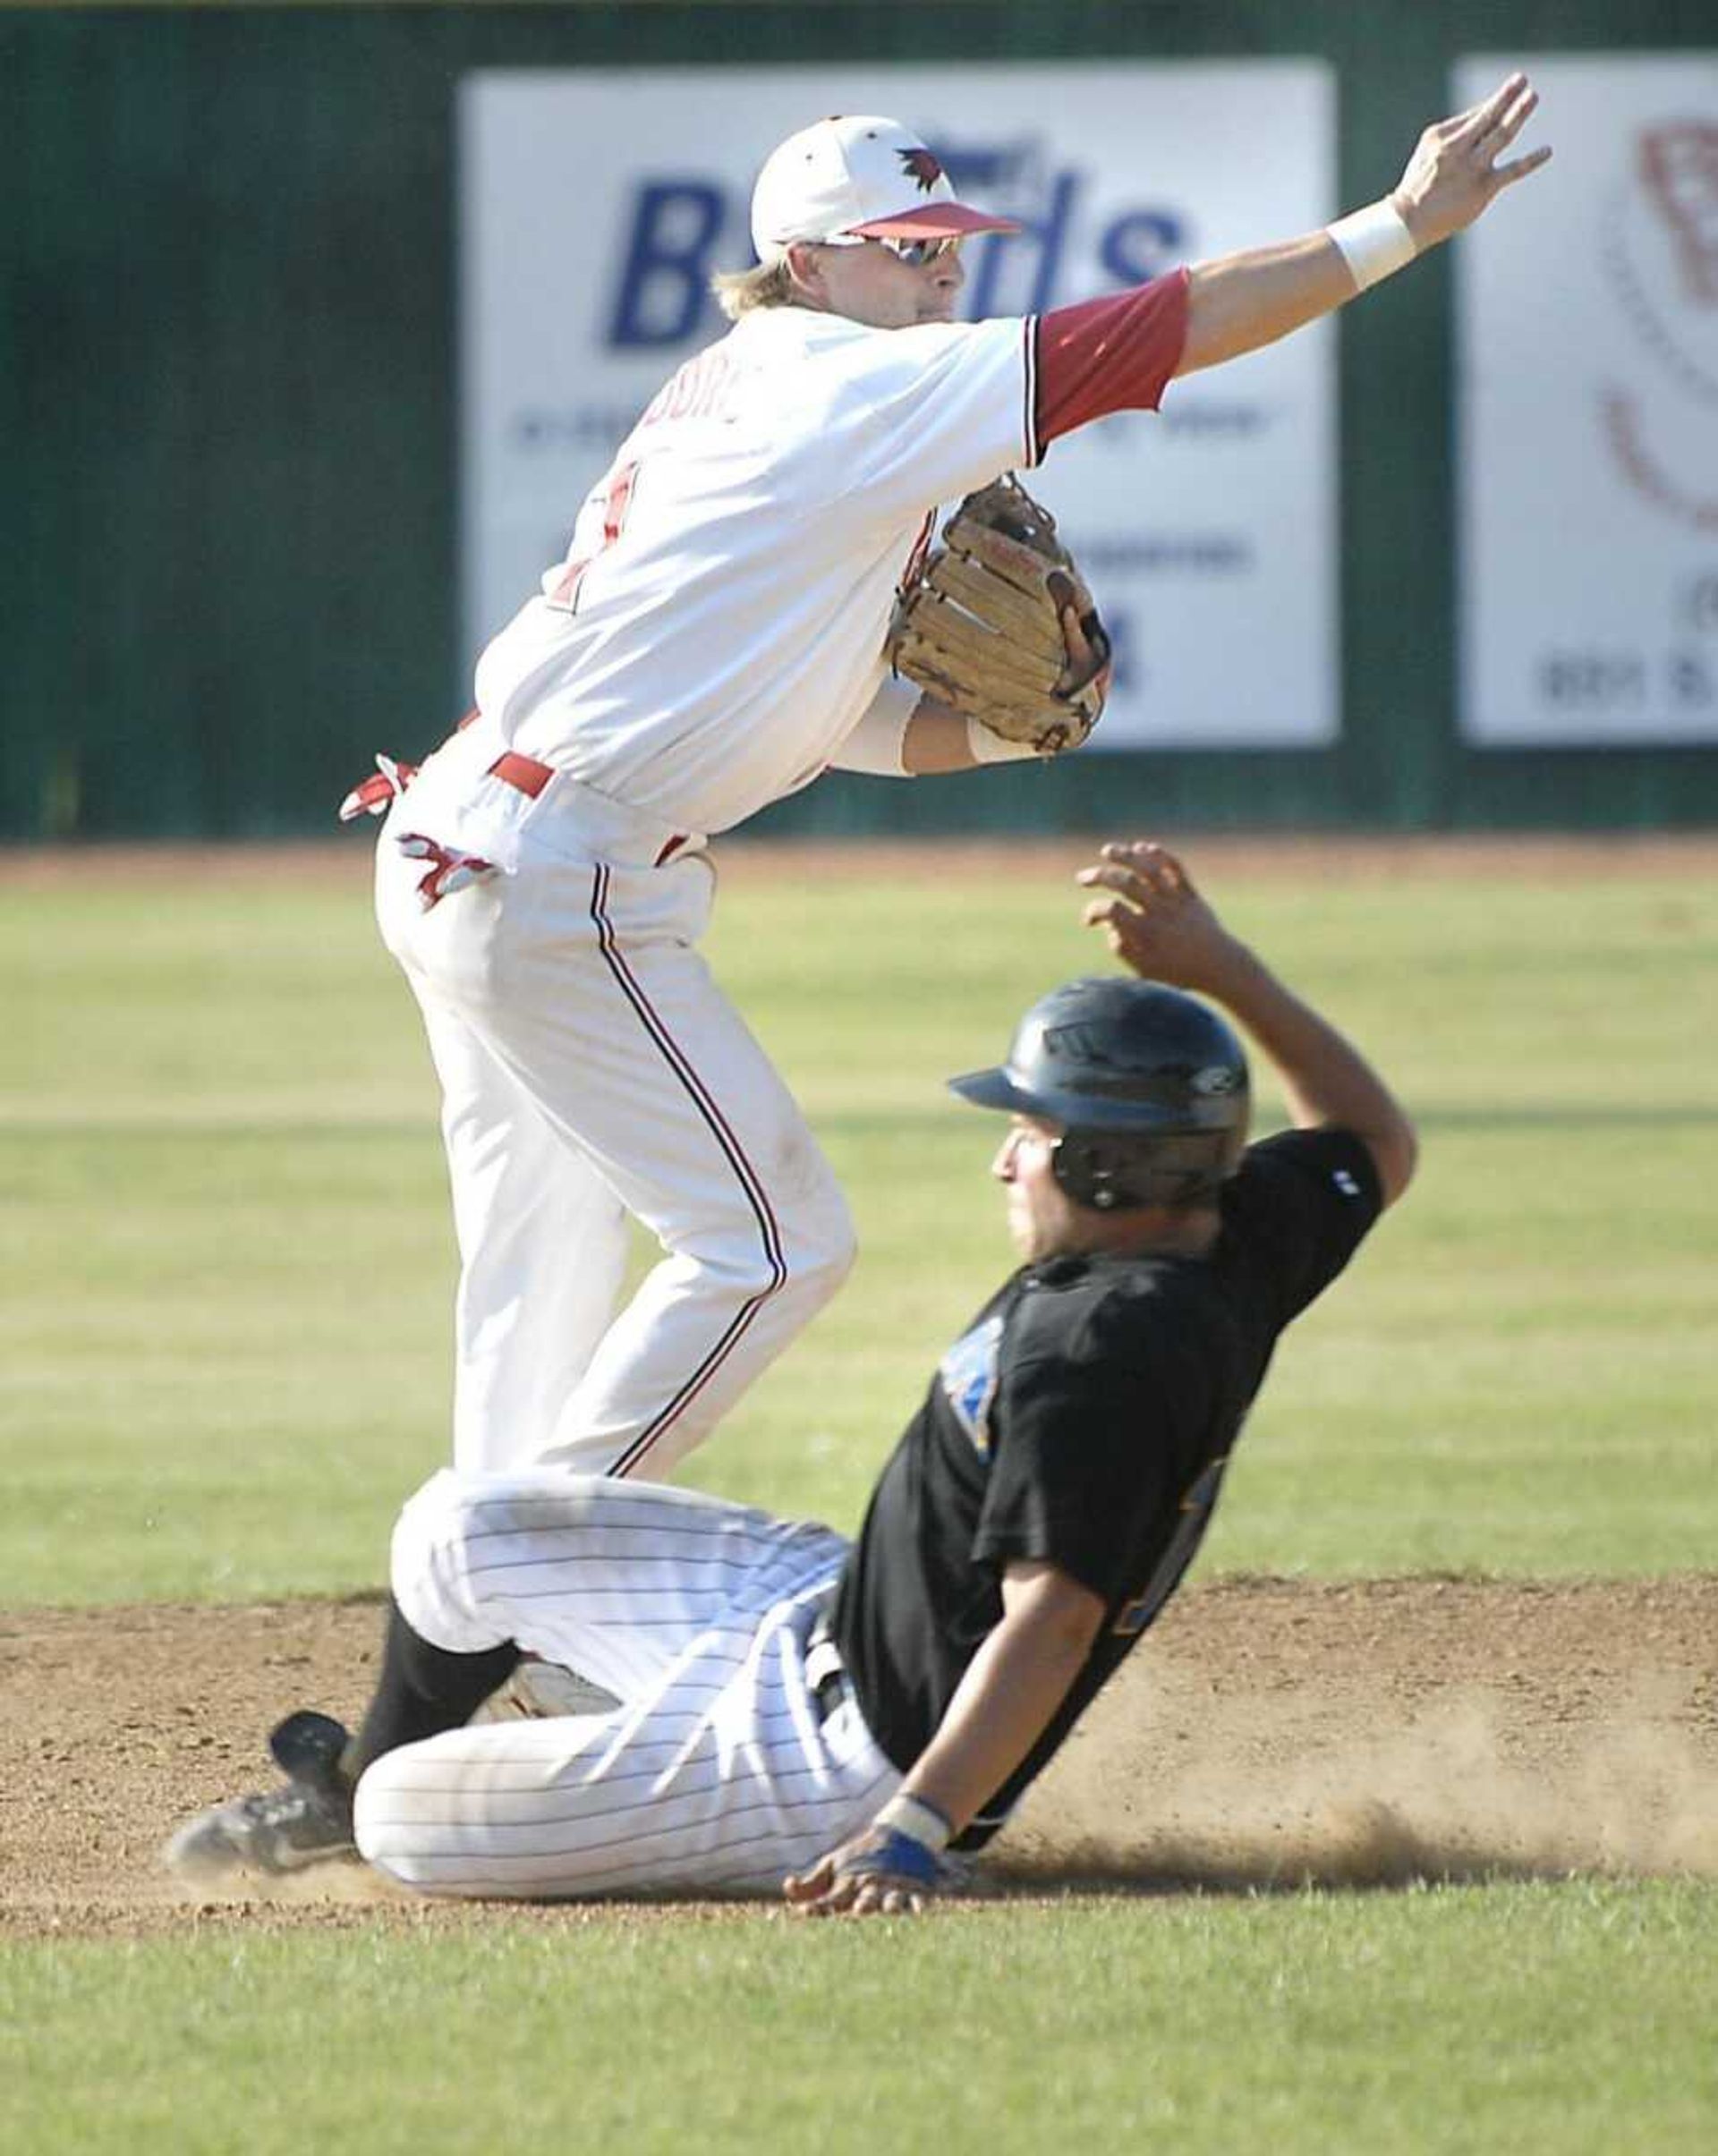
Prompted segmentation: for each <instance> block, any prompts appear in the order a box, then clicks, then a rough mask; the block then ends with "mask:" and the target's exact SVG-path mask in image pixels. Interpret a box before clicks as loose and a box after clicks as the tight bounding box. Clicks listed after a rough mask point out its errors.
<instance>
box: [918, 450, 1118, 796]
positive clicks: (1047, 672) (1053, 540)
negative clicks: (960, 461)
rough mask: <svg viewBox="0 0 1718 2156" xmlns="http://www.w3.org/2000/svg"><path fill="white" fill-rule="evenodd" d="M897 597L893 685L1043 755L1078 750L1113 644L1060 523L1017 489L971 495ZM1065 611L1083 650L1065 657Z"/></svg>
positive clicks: (1003, 484)
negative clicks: (897, 678)
mask: <svg viewBox="0 0 1718 2156" xmlns="http://www.w3.org/2000/svg"><path fill="white" fill-rule="evenodd" d="M942 539H943V543H942V545H941V546H940V547H939V548H938V549H937V550H936V551H935V552H934V553H933V554H931V555H930V556H928V557H927V559H926V561H925V564H924V567H923V571H922V573H920V575H919V576H918V577H917V579H916V580H915V581H914V582H913V584H912V585H911V586H909V587H908V589H907V590H905V591H903V593H902V594H901V597H900V598H899V600H898V601H897V605H896V608H895V615H894V619H893V620H892V621H891V622H890V624H889V642H888V647H887V649H888V651H889V659H890V661H891V663H892V664H893V666H894V667H895V671H896V672H897V674H902V675H906V678H907V680H908V681H910V682H914V683H917V685H918V686H919V687H920V688H921V689H923V690H924V692H926V694H927V695H930V696H933V697H935V698H937V699H938V700H939V701H940V702H942V703H945V704H950V705H952V706H953V707H954V709H956V710H957V711H960V712H964V713H965V716H966V717H968V718H975V719H976V720H977V721H978V722H979V724H980V725H981V726H988V727H989V729H990V730H991V733H992V734H999V735H1000V736H1001V737H1002V739H1003V740H1005V741H1014V742H1026V743H1030V744H1031V745H1032V747H1033V749H1035V750H1036V751H1037V752H1038V754H1039V755H1041V756H1053V755H1055V754H1056V753H1057V752H1058V751H1059V750H1062V749H1076V748H1078V747H1079V745H1080V743H1082V742H1083V741H1084V739H1085V737H1086V735H1087V734H1090V733H1091V731H1092V729H1093V726H1096V725H1097V723H1098V717H1099V715H1100V713H1101V711H1102V709H1103V699H1104V692H1105V691H1106V690H1107V689H1108V687H1109V684H1110V639H1109V637H1108V636H1107V635H1106V634H1105V632H1104V629H1103V624H1101V622H1100V621H1099V619H1098V610H1097V607H1096V606H1095V604H1094V603H1093V598H1092V594H1091V592H1090V591H1089V590H1087V589H1086V584H1085V580H1084V578H1083V577H1082V576H1081V574H1080V573H1079V571H1078V569H1077V568H1076V566H1075V564H1074V557H1073V556H1071V555H1070V554H1069V553H1068V551H1067V547H1064V546H1063V545H1062V543H1061V541H1060V540H1059V539H1058V538H1057V537H1056V520H1055V518H1054V517H1052V516H1051V515H1050V512H1049V511H1048V510H1047V509H1044V508H1042V507H1041V505H1039V504H1038V503H1037V502H1034V501H1033V498H1032V497H1031V496H1030V495H1029V494H1028V493H1027V492H1026V490H1025V488H1024V487H1022V486H1021V485H1020V484H1019V483H1018V481H1017V480H1013V479H1000V480H992V481H991V484H990V485H989V486H988V487H981V488H979V490H978V492H977V493H976V494H969V495H968V496H967V497H966V499H965V501H964V502H963V503H962V504H961V505H960V506H959V508H958V509H957V510H956V511H955V513H954V514H953V515H952V516H951V517H950V518H949V519H948V522H947V523H946V524H945V525H944V526H943V528H942ZM1068 607H1073V608H1074V610H1075V612H1076V615H1077V617H1078V620H1079V624H1080V630H1081V633H1082V635H1083V636H1084V640H1085V642H1086V644H1087V645H1088V646H1089V647H1090V649H1089V650H1087V651H1084V652H1076V650H1074V649H1070V647H1069V643H1068V639H1067V633H1066V631H1065V628H1064V624H1063V614H1064V612H1065V610H1066V609H1067V608H1068Z"/></svg>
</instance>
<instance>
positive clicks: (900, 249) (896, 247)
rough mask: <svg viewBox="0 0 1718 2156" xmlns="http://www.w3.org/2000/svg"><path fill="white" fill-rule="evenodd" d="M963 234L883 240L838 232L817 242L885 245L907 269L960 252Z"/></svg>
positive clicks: (834, 245) (847, 244)
mask: <svg viewBox="0 0 1718 2156" xmlns="http://www.w3.org/2000/svg"><path fill="white" fill-rule="evenodd" d="M963 236H964V235H963V234H961V233H948V235H946V236H945V237H943V238H941V239H937V240H885V239H879V238H877V237H875V236H874V235H866V236H863V237H862V236H861V235H860V234H859V233H838V234H836V236H835V237H834V238H832V239H828V240H823V241H821V242H819V244H820V245H821V246H823V247H871V246H876V247H887V248H888V250H889V252H890V254H892V255H894V256H896V257H897V259H899V260H900V261H903V262H905V263H906V266H907V267H908V268H909V269H923V267H924V266H925V264H926V263H927V262H940V261H941V260H943V259H944V258H945V257H949V258H952V257H954V256H955V255H957V254H958V253H959V252H960V242H961V240H962V238H963Z"/></svg>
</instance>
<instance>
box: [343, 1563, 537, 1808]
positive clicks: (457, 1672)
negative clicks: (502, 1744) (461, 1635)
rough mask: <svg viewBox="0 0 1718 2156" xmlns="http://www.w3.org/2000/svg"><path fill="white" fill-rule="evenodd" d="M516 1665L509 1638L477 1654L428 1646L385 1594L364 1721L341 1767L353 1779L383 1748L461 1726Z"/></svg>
mask: <svg viewBox="0 0 1718 2156" xmlns="http://www.w3.org/2000/svg"><path fill="white" fill-rule="evenodd" d="M518 1666H519V1650H518V1648H517V1647H515V1645H514V1643H513V1642H512V1641H511V1640H504V1641H503V1642H502V1643H501V1645H500V1646H498V1647H489V1648H486V1649H485V1650H484V1651H483V1652H482V1653H481V1654H449V1653H448V1652H447V1649H446V1648H445V1647H432V1646H431V1645H430V1644H429V1641H428V1640H426V1639H425V1638H423V1637H422V1635H421V1634H419V1633H416V1632H413V1631H412V1627H411V1625H408V1624H407V1623H406V1621H405V1619H404V1617H403V1616H402V1615H401V1614H400V1606H399V1604H398V1603H397V1602H396V1601H395V1600H393V1598H392V1597H391V1596H390V1597H389V1599H388V1605H387V1635H386V1637H385V1638H384V1640H383V1642H382V1674H381V1676H379V1677H378V1679H377V1681H376V1696H375V1698H374V1699H372V1700H371V1701H370V1711H369V1712H368V1713H367V1714H366V1715H365V1717H364V1723H363V1727H362V1728H361V1729H360V1730H359V1732H358V1734H357V1736H355V1737H353V1740H352V1743H351V1744H349V1745H348V1746H347V1747H346V1753H345V1757H344V1760H343V1761H341V1766H342V1769H343V1770H344V1772H345V1774H346V1775H347V1776H348V1777H349V1778H351V1780H352V1781H353V1783H354V1784H355V1783H356V1782H357V1779H358V1777H359V1776H360V1775H361V1773H362V1772H363V1771H364V1769H365V1768H366V1767H368V1766H369V1765H370V1762H371V1761H373V1760H378V1759H380V1758H381V1756H382V1754H383V1753H385V1752H396V1751H398V1749H399V1747H400V1746H401V1745H402V1744H416V1743H417V1742H418V1741H419V1740H420V1739H421V1738H422V1737H426V1736H439V1735H440V1734H441V1732H442V1731H443V1730H444V1729H458V1728H461V1727H464V1724H465V1723H466V1722H468V1721H469V1720H470V1719H471V1718H472V1711H473V1710H475V1709H476V1708H478V1707H481V1705H482V1703H483V1702H484V1701H485V1700H486V1699H488V1698H489V1694H490V1693H492V1692H493V1691H494V1690H495V1688H496V1686H497V1685H501V1684H505V1683H506V1680H507V1678H508V1677H510V1676H512V1675H513V1673H514V1671H515V1669H516V1668H518Z"/></svg>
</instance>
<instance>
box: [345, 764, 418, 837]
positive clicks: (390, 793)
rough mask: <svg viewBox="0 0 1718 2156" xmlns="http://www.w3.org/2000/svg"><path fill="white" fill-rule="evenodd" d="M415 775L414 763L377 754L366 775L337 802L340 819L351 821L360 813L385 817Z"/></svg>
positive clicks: (416, 772)
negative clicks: (370, 769)
mask: <svg viewBox="0 0 1718 2156" xmlns="http://www.w3.org/2000/svg"><path fill="white" fill-rule="evenodd" d="M417 775H418V767H417V765H416V764H405V763H401V762H399V761H398V760H396V759H395V758H394V757H392V756H378V758H377V759H376V768H375V769H374V770H373V771H372V772H371V773H370V777H368V778H365V779H361V780H360V781H359V783H358V784H357V785H355V786H354V787H353V789H352V791H351V793H350V794H347V796H346V798H345V799H344V801H343V802H341V803H340V820H341V822H342V823H353V822H355V821H356V820H357V819H358V818H359V817H361V816H386V815H387V811H388V810H389V809H390V808H391V807H392V806H393V804H394V803H395V801H397V800H398V799H399V797H400V795H401V794H404V792H405V789H406V788H407V787H408V786H409V785H411V784H412V780H413V779H414V778H415V777H417Z"/></svg>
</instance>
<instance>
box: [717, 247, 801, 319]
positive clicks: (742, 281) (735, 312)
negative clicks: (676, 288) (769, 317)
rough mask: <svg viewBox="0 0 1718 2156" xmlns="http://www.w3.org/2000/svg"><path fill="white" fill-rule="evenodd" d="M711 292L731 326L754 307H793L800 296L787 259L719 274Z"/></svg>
mask: <svg viewBox="0 0 1718 2156" xmlns="http://www.w3.org/2000/svg"><path fill="white" fill-rule="evenodd" d="M710 291H711V292H712V293H714V294H715V295H716V303H717V305H718V306H719V308H720V309H721V310H722V312H723V313H724V314H725V315H726V316H727V318H728V320H729V321H730V322H737V321H738V320H739V318H740V317H741V316H742V315H743V314H750V313H751V312H752V310H753V308H754V307H792V306H794V305H795V302H796V299H797V294H798V286H797V285H795V283H794V274H793V272H792V270H790V269H789V268H788V267H787V256H786V255H783V257H782V258H781V259H780V261H779V262H754V263H753V266H752V267H751V268H750V269H721V270H718V271H717V273H716V275H715V276H713V277H711V279H710Z"/></svg>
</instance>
